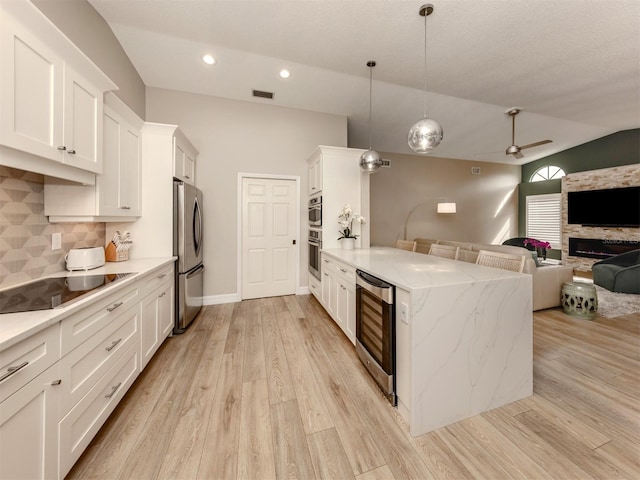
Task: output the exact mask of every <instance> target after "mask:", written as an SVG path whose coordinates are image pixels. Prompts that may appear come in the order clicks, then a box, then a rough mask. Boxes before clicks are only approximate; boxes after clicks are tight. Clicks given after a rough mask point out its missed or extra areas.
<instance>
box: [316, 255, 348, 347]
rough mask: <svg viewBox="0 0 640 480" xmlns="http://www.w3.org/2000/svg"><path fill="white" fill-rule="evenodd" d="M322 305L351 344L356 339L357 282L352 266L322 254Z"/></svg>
mask: <svg viewBox="0 0 640 480" xmlns="http://www.w3.org/2000/svg"><path fill="white" fill-rule="evenodd" d="M321 263H322V284H321V292H322V295H321V298H320V303H322V306H323V307H324V308H325V310H326V311H327V313H328V314H329V315H330V316H331V318H333V320H334V321H335V322H336V324H337V325H338V326H339V327H340V328H341V329H342V331H343V332H344V334H345V335H346V336H347V338H348V339H349V341H351V343H353V344H355V341H356V340H355V339H356V280H355V269H354V268H353V267H351V266H350V265H347V264H345V263H343V262H340V261H338V260H335V259H334V258H333V257H329V256H327V255H326V254H324V253H323V254H322V262H321Z"/></svg>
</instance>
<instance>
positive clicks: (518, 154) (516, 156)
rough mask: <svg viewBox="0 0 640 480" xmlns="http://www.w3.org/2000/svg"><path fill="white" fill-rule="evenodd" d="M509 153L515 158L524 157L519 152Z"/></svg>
mask: <svg viewBox="0 0 640 480" xmlns="http://www.w3.org/2000/svg"><path fill="white" fill-rule="evenodd" d="M511 155H513V156H514V157H515V158H517V159H521V158H524V155H523V154H521V153H520V152H516V153H512V154H511Z"/></svg>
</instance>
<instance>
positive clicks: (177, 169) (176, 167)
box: [173, 138, 187, 181]
mask: <svg viewBox="0 0 640 480" xmlns="http://www.w3.org/2000/svg"><path fill="white" fill-rule="evenodd" d="M186 157H187V155H186V153H185V151H184V149H183V148H182V145H180V144H179V143H178V142H177V140H176V139H175V138H174V139H173V176H174V177H176V178H179V179H180V180H183V181H186V178H185V177H184V164H185V161H186Z"/></svg>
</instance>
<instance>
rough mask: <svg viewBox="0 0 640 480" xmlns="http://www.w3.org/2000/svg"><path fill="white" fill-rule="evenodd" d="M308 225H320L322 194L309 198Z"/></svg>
mask: <svg viewBox="0 0 640 480" xmlns="http://www.w3.org/2000/svg"><path fill="white" fill-rule="evenodd" d="M309 226H310V227H321V226H322V195H317V196H315V197H311V198H310V199H309Z"/></svg>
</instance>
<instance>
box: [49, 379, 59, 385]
mask: <svg viewBox="0 0 640 480" xmlns="http://www.w3.org/2000/svg"><path fill="white" fill-rule="evenodd" d="M61 383H62V380H54V381H53V382H51V385H60V384H61Z"/></svg>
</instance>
